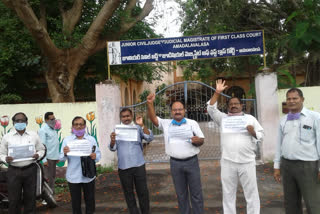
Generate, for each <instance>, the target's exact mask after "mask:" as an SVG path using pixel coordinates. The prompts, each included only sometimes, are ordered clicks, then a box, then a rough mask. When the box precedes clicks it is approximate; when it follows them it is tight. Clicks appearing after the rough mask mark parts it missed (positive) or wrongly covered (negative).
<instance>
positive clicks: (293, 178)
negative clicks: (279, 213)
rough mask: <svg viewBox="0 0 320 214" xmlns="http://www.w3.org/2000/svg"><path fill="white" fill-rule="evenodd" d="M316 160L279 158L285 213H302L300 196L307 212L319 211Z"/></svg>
mask: <svg viewBox="0 0 320 214" xmlns="http://www.w3.org/2000/svg"><path fill="white" fill-rule="evenodd" d="M318 169H319V168H318V163H317V161H300V160H287V159H284V158H282V159H281V173H282V182H283V192H284V205H285V209H286V214H303V211H302V210H303V208H302V198H303V200H304V202H305V205H306V208H307V213H308V214H319V213H320V183H319V181H318Z"/></svg>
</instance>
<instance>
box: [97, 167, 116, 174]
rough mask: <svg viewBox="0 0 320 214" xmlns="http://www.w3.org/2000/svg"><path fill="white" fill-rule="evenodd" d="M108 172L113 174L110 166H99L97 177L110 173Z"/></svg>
mask: <svg viewBox="0 0 320 214" xmlns="http://www.w3.org/2000/svg"><path fill="white" fill-rule="evenodd" d="M110 172H113V167H112V166H107V167H105V166H101V165H98V166H97V176H98V175H100V174H104V173H110Z"/></svg>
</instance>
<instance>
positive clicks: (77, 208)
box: [60, 116, 101, 214]
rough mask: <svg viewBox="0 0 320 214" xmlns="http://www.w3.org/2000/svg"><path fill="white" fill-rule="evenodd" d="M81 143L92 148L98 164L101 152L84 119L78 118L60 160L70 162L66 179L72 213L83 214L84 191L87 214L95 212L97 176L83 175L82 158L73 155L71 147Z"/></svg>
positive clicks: (73, 124) (92, 156)
mask: <svg viewBox="0 0 320 214" xmlns="http://www.w3.org/2000/svg"><path fill="white" fill-rule="evenodd" d="M78 143H81V144H84V145H86V146H89V147H90V150H91V154H90V158H91V159H92V160H94V161H96V162H98V161H99V160H100V158H101V152H100V149H99V147H98V144H97V141H96V140H95V138H94V137H92V136H90V135H88V134H87V133H86V121H85V119H84V118H83V117H80V116H76V117H74V118H73V120H72V135H70V136H68V137H65V138H64V140H63V142H62V147H61V148H62V150H61V151H60V160H61V161H66V160H68V167H67V172H66V179H67V181H68V186H69V190H70V195H71V204H72V212H73V213H75V214H81V213H82V211H81V198H82V193H81V192H82V191H83V196H84V201H85V204H86V214H93V213H94V212H95V208H96V204H95V179H96V176H93V177H87V176H84V175H83V170H82V167H81V157H80V156H78V155H75V154H73V155H71V153H70V152H72V151H71V150H70V146H72V144H73V146H74V145H76V144H78Z"/></svg>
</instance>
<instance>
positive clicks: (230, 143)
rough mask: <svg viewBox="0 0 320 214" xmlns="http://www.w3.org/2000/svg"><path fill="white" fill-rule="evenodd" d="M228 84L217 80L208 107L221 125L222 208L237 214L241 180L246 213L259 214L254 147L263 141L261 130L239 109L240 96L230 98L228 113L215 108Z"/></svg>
mask: <svg viewBox="0 0 320 214" xmlns="http://www.w3.org/2000/svg"><path fill="white" fill-rule="evenodd" d="M227 87H228V86H227V85H225V81H223V80H221V79H219V80H217V81H216V91H215V93H214V94H213V96H212V98H211V99H210V101H209V105H208V108H207V110H208V113H209V114H210V116H211V118H212V119H213V120H214V121H215V122H216V123H217V124H218V125H219V126H220V141H221V151H222V155H221V161H220V162H221V183H222V194H223V211H224V213H227V214H236V193H237V186H238V180H240V183H241V185H242V188H243V191H244V195H245V198H246V201H247V214H259V213H260V200H259V193H258V187H257V179H256V166H255V149H256V143H257V140H262V137H263V129H262V127H261V126H260V124H259V122H258V121H257V120H256V118H254V117H253V116H251V115H248V114H245V113H243V112H242V104H241V101H240V99H239V98H236V97H233V98H231V99H229V101H228V114H225V113H222V112H220V111H219V110H218V108H217V100H218V98H219V96H220V93H221V92H223V91H224V90H225V89H226V88H227ZM232 124H233V126H232ZM234 124H238V125H234Z"/></svg>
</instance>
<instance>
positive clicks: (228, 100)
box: [227, 97, 241, 105]
mask: <svg viewBox="0 0 320 214" xmlns="http://www.w3.org/2000/svg"><path fill="white" fill-rule="evenodd" d="M232 99H237V100H239V102H240V104H241V99H240V98H239V97H230V98H229V99H227V105H229V102H230V100H232Z"/></svg>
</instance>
